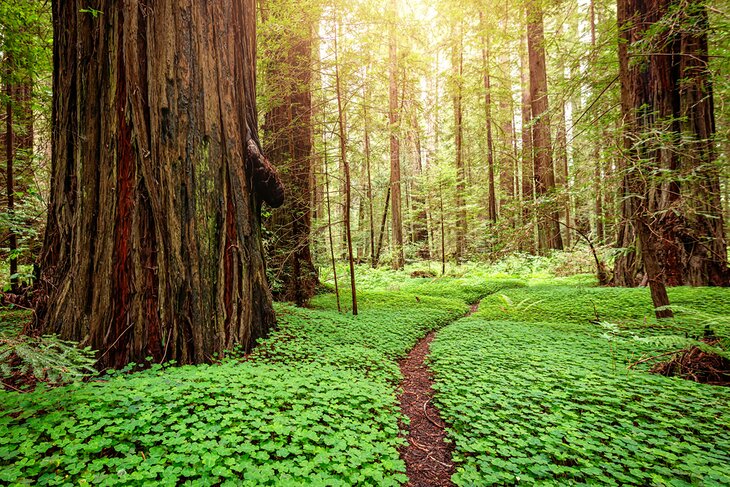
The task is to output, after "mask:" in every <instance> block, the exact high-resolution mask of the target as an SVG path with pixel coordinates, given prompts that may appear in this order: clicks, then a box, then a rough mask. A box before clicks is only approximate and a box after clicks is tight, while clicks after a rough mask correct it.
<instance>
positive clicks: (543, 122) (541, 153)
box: [527, 0, 563, 253]
mask: <svg viewBox="0 0 730 487" xmlns="http://www.w3.org/2000/svg"><path fill="white" fill-rule="evenodd" d="M527 51H528V57H529V61H530V103H531V104H532V118H533V120H534V122H533V125H532V149H533V157H534V159H533V160H534V177H535V196H536V197H537V198H538V199H539V198H545V197H548V196H550V193H553V192H554V190H555V172H554V167H553V153H552V143H551V140H550V116H549V112H548V91H547V72H546V70H545V36H544V32H543V14H542V7H541V6H540V5H539V4H538V3H537V0H531V1H530V2H529V3H528V6H527ZM542 205H543V206H544V207H543V208H540V209H539V214H538V219H537V229H538V232H537V233H538V250H539V251H540V252H543V253H544V252H547V251H548V249H562V248H563V239H562V238H561V235H560V224H559V223H558V222H559V221H560V214H559V213H558V211H557V207H556V205H555V204H554V203H542Z"/></svg>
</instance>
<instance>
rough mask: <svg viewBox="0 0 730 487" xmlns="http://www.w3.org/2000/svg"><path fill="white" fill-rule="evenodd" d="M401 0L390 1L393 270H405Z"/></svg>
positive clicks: (389, 56)
mask: <svg viewBox="0 0 730 487" xmlns="http://www.w3.org/2000/svg"><path fill="white" fill-rule="evenodd" d="M396 1H397V0H390V15H391V19H390V23H389V26H388V31H389V32H388V71H389V74H388V83H389V90H388V93H389V96H388V102H389V103H388V121H389V122H390V127H389V130H390V188H391V189H390V193H391V200H392V201H391V206H392V207H393V208H392V211H391V215H392V217H391V218H392V219H391V223H392V232H393V241H392V244H393V262H392V266H393V269H396V270H398V269H402V268H403V265H404V263H405V260H404V257H403V214H402V211H401V174H400V172H401V171H400V140H399V136H398V130H399V128H398V124H399V118H400V114H399V113H398V58H397V49H398V48H397V40H396V32H395V24H396V21H397V17H398V10H397V4H396Z"/></svg>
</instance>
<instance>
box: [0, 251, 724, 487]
mask: <svg viewBox="0 0 730 487" xmlns="http://www.w3.org/2000/svg"><path fill="white" fill-rule="evenodd" d="M358 271H359V272H360V276H361V277H360V282H359V285H360V289H361V292H359V293H358V294H359V297H360V299H359V307H360V314H359V315H358V316H352V315H351V314H349V313H347V310H345V312H344V313H338V312H337V311H336V309H337V307H336V302H335V297H334V295H332V294H323V295H320V296H317V297H315V298H314V299H313V301H312V308H311V309H298V308H295V307H293V306H289V305H281V304H279V305H277V314H278V320H279V329H278V331H276V332H275V333H274V334H273V335H272V336H271V337H270V338H269V339H267V340H265V341H264V342H263V343H262V344H261V345H260V346H259V347H258V348H257V350H256V351H255V352H254V353H253V354H252V355H250V356H247V357H240V356H237V355H236V354H231V356H229V357H226V358H223V359H222V360H221V361H220V363H217V364H212V365H204V366H186V367H173V366H169V365H153V366H152V367H149V368H147V369H146V370H141V371H137V372H134V373H121V372H117V373H112V374H109V375H105V376H103V377H100V378H96V379H94V380H92V381H91V382H86V383H82V382H77V383H73V384H70V385H67V386H64V387H59V388H54V389H45V388H41V389H37V390H36V391H35V392H29V393H17V392H7V391H6V392H0V484H7V485H24V484H28V483H30V484H38V485H64V484H65V485H77V484H78V485H84V484H87V485H180V484H183V485H302V484H310V485H343V486H344V485H386V486H387V485H402V484H406V483H408V482H409V481H410V484H411V485H450V482H453V484H456V485H492V484H496V485H513V484H515V483H524V484H528V485H529V484H534V483H539V484H541V485H542V484H547V485H566V484H574V483H586V482H588V483H596V484H605V485H648V484H656V485H702V484H704V485H729V484H730V389H728V388H727V387H718V386H712V385H707V384H698V383H696V382H692V381H688V380H683V379H680V378H676V377H675V378H667V377H663V376H659V375H656V374H651V373H649V370H650V369H651V368H652V367H653V366H654V364H655V363H658V362H661V361H663V360H666V359H667V358H668V357H669V356H670V355H671V354H670V352H673V351H675V350H680V349H682V348H685V347H687V346H690V345H697V344H699V343H702V342H699V341H698V340H696V339H695V338H699V337H701V336H702V334H703V332H704V330H705V328H706V327H711V328H712V329H713V330H714V332H715V333H716V334H717V335H719V336H720V338H721V344H722V343H724V344H725V345H726V344H727V339H728V337H729V336H730V318H728V316H730V292H729V291H728V290H724V289H702V288H696V289H689V288H675V289H671V290H670V299H671V300H672V302H673V303H674V304H675V305H677V306H678V308H681V310H682V312H681V313H678V318H677V319H675V320H673V321H669V322H662V323H656V322H655V320H654V319H653V317H652V316H653V314H652V309H651V301H650V298H649V293H648V290H646V289H615V288H597V287H595V285H594V280H593V279H592V278H591V277H590V276H574V277H569V278H555V277H549V278H547V279H545V278H541V279H534V278H533V279H531V278H529V276H505V275H494V274H493V273H489V272H487V271H486V270H483V269H480V268H478V267H477V266H473V267H471V268H468V269H465V270H464V271H463V272H460V273H456V272H455V273H454V274H453V275H452V276H448V277H443V278H418V279H412V278H410V277H409V273H405V272H401V273H394V272H391V271H382V270H377V271H370V270H367V269H365V268H362V269H358ZM348 300H349V296H348V295H346V294H345V295H343V296H341V302H342V303H343V304H346V303H348V302H349V301H348ZM480 300H481V304H480V307H479V309H478V310H475V312H474V313H473V314H471V315H470V316H465V314H467V312H468V311H469V309H470V306H473V305H474V304H475V303H477V302H479V301H480ZM424 337H425V338H424ZM693 337H694V338H693ZM431 340H433V341H431ZM723 340H724V341H723ZM700 346H702V347H704V345H700ZM725 349H726V350H727V348H725ZM408 392H415V394H414V395H413V396H412V399H413V401H412V402H413V404H411V405H410V406H408V405H407V404H406V403H408V402H409V399H408V394H407V393H408ZM399 398H400V400H399ZM424 404H425V406H426V409H425V411H426V413H425V415H424V416H423V418H421V419H418V418H417V417H416V411H415V410H420V411H423V407H424ZM401 406H403V409H402V410H401ZM409 408H410V409H409ZM404 413H405V414H404ZM409 417H410V420H409V419H408V418H409ZM441 426H444V427H443V428H441ZM423 434H425V435H426V437H430V439H428V438H427V439H424V437H423V436H420V437H419V436H417V435H423ZM409 438H410V439H413V440H415V441H409V440H408V439H409ZM428 441H430V442H431V443H427V442H428ZM433 444H439V445H440V448H439V450H438V452H436V453H434V451H433V448H431V447H429V445H433ZM409 445H411V447H409ZM413 445H416V446H419V445H420V446H421V447H423V449H424V450H429V453H426V452H425V451H420V452H418V453H417V455H420V456H414V457H413V458H409V455H410V454H411V453H413V454H414V455H416V452H411V449H412V446H413ZM416 449H418V448H416ZM409 452H411V453H409ZM429 454H431V458H433V459H435V460H437V462H431V463H430V464H426V462H425V461H424V458H425V457H424V456H423V455H425V456H426V457H428V455H429ZM434 463H435V464H436V465H441V466H443V467H444V470H443V471H439V472H438V473H434V472H433V471H430V472H426V473H417V472H416V470H417V469H418V468H419V467H418V466H419V465H421V467H423V465H431V466H433V464H434ZM414 468H416V470H414ZM427 470H428V469H427ZM419 475H422V476H421V477H419ZM429 475H431V477H429Z"/></svg>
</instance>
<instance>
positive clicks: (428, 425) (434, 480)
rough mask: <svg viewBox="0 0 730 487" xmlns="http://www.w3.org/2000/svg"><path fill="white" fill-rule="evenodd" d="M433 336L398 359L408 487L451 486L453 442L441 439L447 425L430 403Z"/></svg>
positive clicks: (444, 435)
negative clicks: (429, 362)
mask: <svg viewBox="0 0 730 487" xmlns="http://www.w3.org/2000/svg"><path fill="white" fill-rule="evenodd" d="M478 307H479V304H475V305H472V306H471V309H470V310H469V312H468V313H467V314H466V316H469V315H470V314H472V313H474V312H475V311H476V310H477V309H478ZM435 336H436V331H432V332H430V333H429V334H428V335H426V336H425V337H423V338H422V339H421V340H419V341H418V343H416V346H415V347H413V350H411V351H410V353H409V354H408V356H407V357H406V358H404V359H403V360H401V361H400V362H399V366H400V371H401V374H402V375H403V382H401V389H402V392H401V394H400V395H399V396H398V401H399V403H400V408H401V411H402V412H403V414H405V415H406V416H408V418H409V419H410V425H409V426H408V435H407V436H406V440H407V441H408V444H407V445H406V446H403V447H402V448H401V449H400V454H401V458H403V460H404V461H405V463H406V475H408V483H407V484H406V486H408V487H433V486H453V485H454V484H453V483H452V482H451V475H452V474H453V473H454V463H453V462H452V460H451V453H452V452H453V450H454V445H453V443H446V442H445V441H444V440H445V439H446V430H445V429H444V428H445V426H446V424H445V423H444V421H443V420H442V419H441V415H440V414H439V412H438V410H437V409H436V407H435V406H434V405H433V403H432V399H433V393H434V391H433V387H432V386H433V374H432V372H431V370H430V369H429V368H428V367H427V366H426V364H425V359H426V356H427V355H428V352H429V345H430V344H431V342H432V341H433V339H434V337H435Z"/></svg>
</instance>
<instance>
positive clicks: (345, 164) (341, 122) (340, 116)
mask: <svg viewBox="0 0 730 487" xmlns="http://www.w3.org/2000/svg"><path fill="white" fill-rule="evenodd" d="M338 27H339V20H335V37H334V50H335V90H336V95H337V126H338V128H339V136H340V164H341V165H342V169H343V172H344V189H345V207H344V209H343V211H344V225H345V240H346V243H347V260H348V262H349V264H350V294H351V297H352V314H353V315H357V288H356V285H355V259H354V258H353V253H352V230H351V223H350V207H351V206H352V182H351V180H350V163H349V161H348V160H347V121H346V119H345V117H346V113H345V106H344V103H343V100H342V98H343V96H342V80H341V76H340V64H339V53H338V49H337V28H338Z"/></svg>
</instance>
